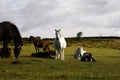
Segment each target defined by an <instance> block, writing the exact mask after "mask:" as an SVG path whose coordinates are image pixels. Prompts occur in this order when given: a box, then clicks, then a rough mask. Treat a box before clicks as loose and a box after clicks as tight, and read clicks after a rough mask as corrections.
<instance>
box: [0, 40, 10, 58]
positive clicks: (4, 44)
mask: <svg viewBox="0 0 120 80" xmlns="http://www.w3.org/2000/svg"><path fill="white" fill-rule="evenodd" d="M8 42H9V41H8V40H6V41H4V43H3V50H2V54H1V57H8V49H7V46H8Z"/></svg>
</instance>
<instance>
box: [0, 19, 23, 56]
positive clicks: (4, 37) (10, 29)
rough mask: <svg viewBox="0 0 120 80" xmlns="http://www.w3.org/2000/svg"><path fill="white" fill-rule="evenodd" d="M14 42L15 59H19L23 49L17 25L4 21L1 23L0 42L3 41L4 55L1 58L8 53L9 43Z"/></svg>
mask: <svg viewBox="0 0 120 80" xmlns="http://www.w3.org/2000/svg"><path fill="white" fill-rule="evenodd" d="M11 40H13V42H14V53H15V58H18V56H19V53H20V51H21V47H22V38H21V35H20V32H19V30H18V28H17V27H16V25H14V24H13V23H11V22H8V21H4V22H1V23H0V41H3V53H2V54H1V57H3V56H4V55H5V54H7V53H8V43H9V42H10V41H11Z"/></svg>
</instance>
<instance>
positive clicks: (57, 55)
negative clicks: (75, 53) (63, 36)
mask: <svg viewBox="0 0 120 80" xmlns="http://www.w3.org/2000/svg"><path fill="white" fill-rule="evenodd" d="M55 52H56V56H55V59H56V60H57V59H60V51H59V50H55Z"/></svg>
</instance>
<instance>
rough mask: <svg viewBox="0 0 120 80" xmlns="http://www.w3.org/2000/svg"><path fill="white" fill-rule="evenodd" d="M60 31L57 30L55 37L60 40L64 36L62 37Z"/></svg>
mask: <svg viewBox="0 0 120 80" xmlns="http://www.w3.org/2000/svg"><path fill="white" fill-rule="evenodd" d="M60 31H61V30H60V29H59V30H56V29H55V36H56V39H57V40H58V39H59V38H60V37H61V36H62V35H61V33H60Z"/></svg>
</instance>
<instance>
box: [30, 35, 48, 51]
mask: <svg viewBox="0 0 120 80" xmlns="http://www.w3.org/2000/svg"><path fill="white" fill-rule="evenodd" d="M29 41H30V42H31V41H32V42H33V44H34V47H35V50H36V53H38V52H39V48H43V52H45V53H46V52H49V50H50V49H49V45H48V42H47V41H46V40H43V39H40V37H33V36H30V37H29Z"/></svg>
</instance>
